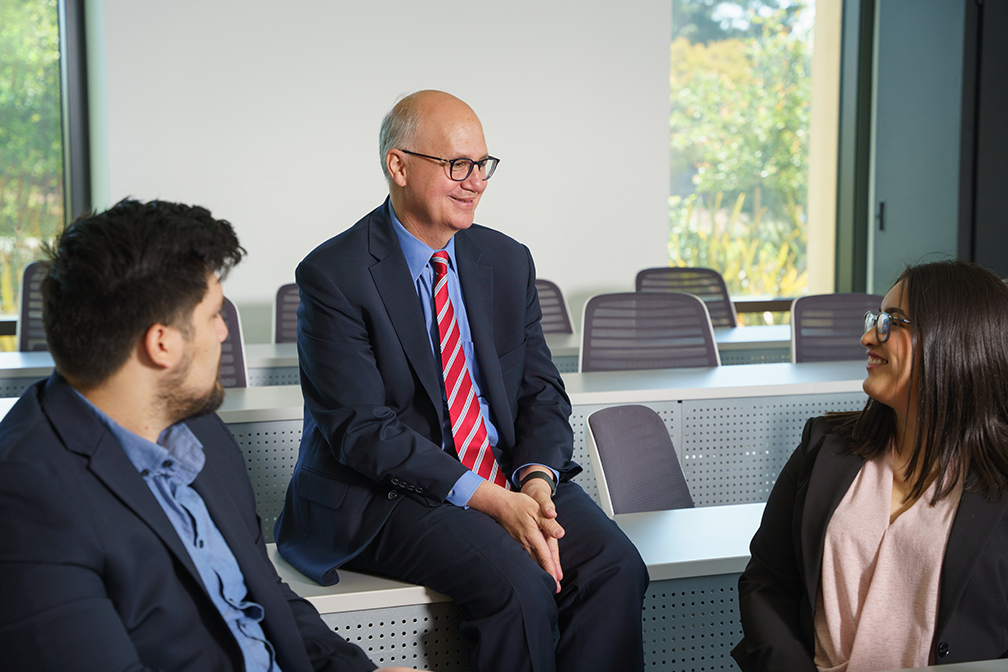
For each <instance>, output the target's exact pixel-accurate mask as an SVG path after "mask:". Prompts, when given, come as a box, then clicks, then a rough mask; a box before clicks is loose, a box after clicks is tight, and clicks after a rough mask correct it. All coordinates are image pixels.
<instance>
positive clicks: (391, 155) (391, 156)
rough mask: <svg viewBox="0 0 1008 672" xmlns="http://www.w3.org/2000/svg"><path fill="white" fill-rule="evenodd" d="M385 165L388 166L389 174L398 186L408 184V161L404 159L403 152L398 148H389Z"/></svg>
mask: <svg viewBox="0 0 1008 672" xmlns="http://www.w3.org/2000/svg"><path fill="white" fill-rule="evenodd" d="M385 167H386V168H388V172H389V175H390V176H391V177H392V181H393V182H395V183H396V185H397V186H399V187H405V186H406V162H405V161H403V155H402V152H400V151H399V150H398V149H390V150H388V152H386V153H385Z"/></svg>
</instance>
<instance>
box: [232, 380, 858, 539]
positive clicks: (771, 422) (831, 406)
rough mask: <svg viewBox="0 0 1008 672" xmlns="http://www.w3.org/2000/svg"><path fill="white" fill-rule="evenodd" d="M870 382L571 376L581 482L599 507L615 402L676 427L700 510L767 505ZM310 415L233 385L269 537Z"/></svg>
mask: <svg viewBox="0 0 1008 672" xmlns="http://www.w3.org/2000/svg"><path fill="white" fill-rule="evenodd" d="M863 378H864V365H863V364H862V363H859V362H845V363H843V362H842V363H808V364H749V365H739V366H728V367H716V368H711V369H669V370H662V371H634V372H598V373H568V374H563V379H564V382H565V384H566V387H567V391H568V394H569V396H570V399H571V403H572V413H571V418H570V423H571V427H572V428H573V433H574V460H575V461H576V462H577V463H578V464H580V465H581V466H582V468H583V469H584V471H583V472H582V473H581V474H580V475H578V476H577V477H576V478H575V481H576V482H577V483H578V484H580V485H581V487H583V488H584V489H585V491H586V492H587V493H588V494H589V496H591V497H592V498H593V499H595V501H599V497H598V486H597V484H596V482H595V474H594V471H593V469H592V465H591V460H590V458H589V455H588V447H587V442H586V440H585V428H586V421H587V418H588V416H589V415H591V413H593V412H595V411H596V410H598V409H600V408H604V407H606V406H613V405H618V404H644V405H647V406H651V407H652V408H654V409H655V410H657V411H658V412H659V414H660V415H661V416H662V418H663V419H664V421H665V424H666V426H667V427H668V428H669V432H670V434H671V436H672V440H673V443H674V445H675V447H676V454H677V457H678V458H679V460H680V464H681V465H682V467H683V474H684V475H685V477H686V482H687V484H688V485H689V488H690V493H691V494H692V496H693V501H694V502H696V505H697V506H698V507H705V506H714V505H725V504H745V503H750V502H764V501H766V498H767V496H768V495H769V493H770V489H771V488H772V487H773V483H774V482H775V481H776V479H777V474H778V473H780V469H781V468H782V467H783V466H784V463H785V462H786V461H787V458H788V457H789V456H790V455H791V453H792V452H793V451H794V448H795V447H796V446H797V445H798V441H799V439H800V437H801V430H802V428H803V427H804V425H805V421H806V420H807V419H808V418H809V417H812V416H815V415H822V414H823V413H824V412H826V411H830V410H835V411H841V410H855V409H858V408H861V407H862V406H863V405H864V401H865V398H866V397H865V395H864V393H863V392H862V391H861V381H862V379H863ZM303 412H304V409H303V403H302V397H301V389H300V387H299V386H297V385H280V386H269V387H249V388H233V389H229V390H227V394H226V395H225V398H224V404H223V406H222V407H221V410H220V411H219V415H220V416H221V418H223V420H224V421H225V422H226V423H227V424H228V426H229V427H230V429H231V432H232V433H233V434H234V435H235V438H236V439H237V440H238V443H239V444H240V445H241V446H242V448H243V450H244V451H245V452H246V457H247V459H248V460H250V465H251V464H254V468H250V475H251V476H252V479H253V485H254V486H255V488H256V495H257V497H258V498H259V500H258V501H257V506H258V508H259V511H260V515H261V516H262V517H263V520H264V523H265V527H266V531H267V536H269V535H270V534H271V533H272V526H273V521H274V520H275V517H276V515H277V514H278V513H279V511H280V508H281V506H282V503H283V495H284V493H285V492H286V486H287V481H288V480H289V478H290V473H291V470H292V469H293V465H294V461H295V460H296V458H297V449H298V444H299V442H300V439H301V427H302V420H303Z"/></svg>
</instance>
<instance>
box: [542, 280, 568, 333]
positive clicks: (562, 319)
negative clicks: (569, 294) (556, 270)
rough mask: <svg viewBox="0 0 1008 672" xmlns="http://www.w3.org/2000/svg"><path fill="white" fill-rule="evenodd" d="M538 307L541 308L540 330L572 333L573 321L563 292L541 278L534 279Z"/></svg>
mask: <svg viewBox="0 0 1008 672" xmlns="http://www.w3.org/2000/svg"><path fill="white" fill-rule="evenodd" d="M536 292H537V293H538V294H539V307H540V308H542V322H541V324H542V330H543V333H544V334H573V333H574V322H573V320H571V316H570V311H569V310H567V302H566V301H564V297H563V293H562V292H561V291H560V288H559V287H557V286H556V284H554V283H552V282H550V281H549V280H543V279H542V278H537V279H536Z"/></svg>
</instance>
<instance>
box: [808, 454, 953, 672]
mask: <svg viewBox="0 0 1008 672" xmlns="http://www.w3.org/2000/svg"><path fill="white" fill-rule="evenodd" d="M892 480H893V458H892V454H891V453H890V454H889V456H888V457H886V458H883V459H880V460H869V461H867V462H865V464H864V466H863V467H862V468H861V471H860V472H859V473H858V475H857V477H856V478H855V479H854V482H853V483H852V484H851V486H850V488H849V489H848V490H847V494H846V495H845V496H844V498H843V500H842V501H841V502H840V505H839V506H838V507H837V509H836V511H835V512H834V513H833V517H832V518H831V519H830V522H829V525H828V526H827V528H826V543H825V547H824V548H823V563H822V577H821V583H820V589H819V596H818V598H817V599H816V610H815V640H816V641H815V649H816V650H815V664H816V667H818V668H819V670H820V671H822V672H826V671H830V672H834V671H835V672H871V671H877V670H893V669H901V668H908V667H923V666H925V665H928V664H929V657H930V653H931V643H932V640H933V639H934V629H935V619H936V617H937V613H938V583H939V579H940V576H941V568H942V562H943V559H944V557H945V546H946V544H947V543H948V536H949V530H950V529H951V528H952V520H953V518H955V513H956V509H957V508H958V507H959V498H960V496H961V495H962V485H961V483H960V484H959V485H957V486H956V488H955V489H954V490H953V492H952V493H951V494H950V495H949V496H948V497H945V498H944V499H942V500H941V501H940V502H938V503H937V504H936V505H935V506H931V505H930V501H931V498H932V497H933V496H934V491H935V488H936V487H937V483H932V484H931V486H930V487H929V488H928V490H927V491H926V492H925V493H924V494H923V495H922V496H921V497H920V498H919V499H918V500H917V501H916V502H914V504H913V506H911V507H910V508H909V509H907V510H906V511H904V512H903V513H902V514H900V516H899V517H898V518H897V519H896V520H895V521H893V523H892V524H891V525H890V524H889V511H890V508H891V498H892Z"/></svg>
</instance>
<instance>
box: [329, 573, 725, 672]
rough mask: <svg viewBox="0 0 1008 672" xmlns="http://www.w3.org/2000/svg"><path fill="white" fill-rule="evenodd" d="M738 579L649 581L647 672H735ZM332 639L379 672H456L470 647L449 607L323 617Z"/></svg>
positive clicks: (645, 616)
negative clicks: (397, 671)
mask: <svg viewBox="0 0 1008 672" xmlns="http://www.w3.org/2000/svg"><path fill="white" fill-rule="evenodd" d="M737 585H738V574H722V575H716V576H702V577H695V578H687V579H673V580H666V581H655V582H653V583H652V584H651V586H650V587H649V588H648V592H647V594H646V596H645V598H644V609H643V612H642V614H641V620H642V630H643V634H644V666H645V669H647V670H667V671H669V672H685V671H689V672H708V671H713V670H735V669H737V667H736V666H735V663H734V661H732V659H731V655H730V653H731V649H732V647H734V646H735V644H737V643H738V642H739V640H741V639H742V628H741V626H740V624H739V617H738V594H737ZM322 620H323V621H325V623H326V625H328V626H329V627H331V628H333V629H334V630H335V631H336V632H337V633H338V634H339V635H340V636H342V637H343V638H345V639H347V640H348V641H351V642H353V643H355V644H357V645H358V646H360V647H361V648H362V649H364V651H365V652H367V654H368V656H369V657H370V658H371V660H373V661H374V662H375V663H376V664H378V665H379V666H391V665H401V666H404V667H414V668H417V669H430V670H443V671H451V672H455V671H459V672H462V671H464V670H466V669H467V668H468V660H469V656H470V653H471V652H472V645H471V644H470V643H469V642H468V641H466V640H465V639H464V638H463V637H462V636H461V635H460V634H459V629H458V626H459V623H460V621H461V615H460V612H459V610H458V608H457V607H456V606H455V604H454V603H451V602H436V603H434V604H426V605H415V606H409V607H395V608H389V609H374V610H365V611H352V612H345V613H339V614H323V616H322Z"/></svg>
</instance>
